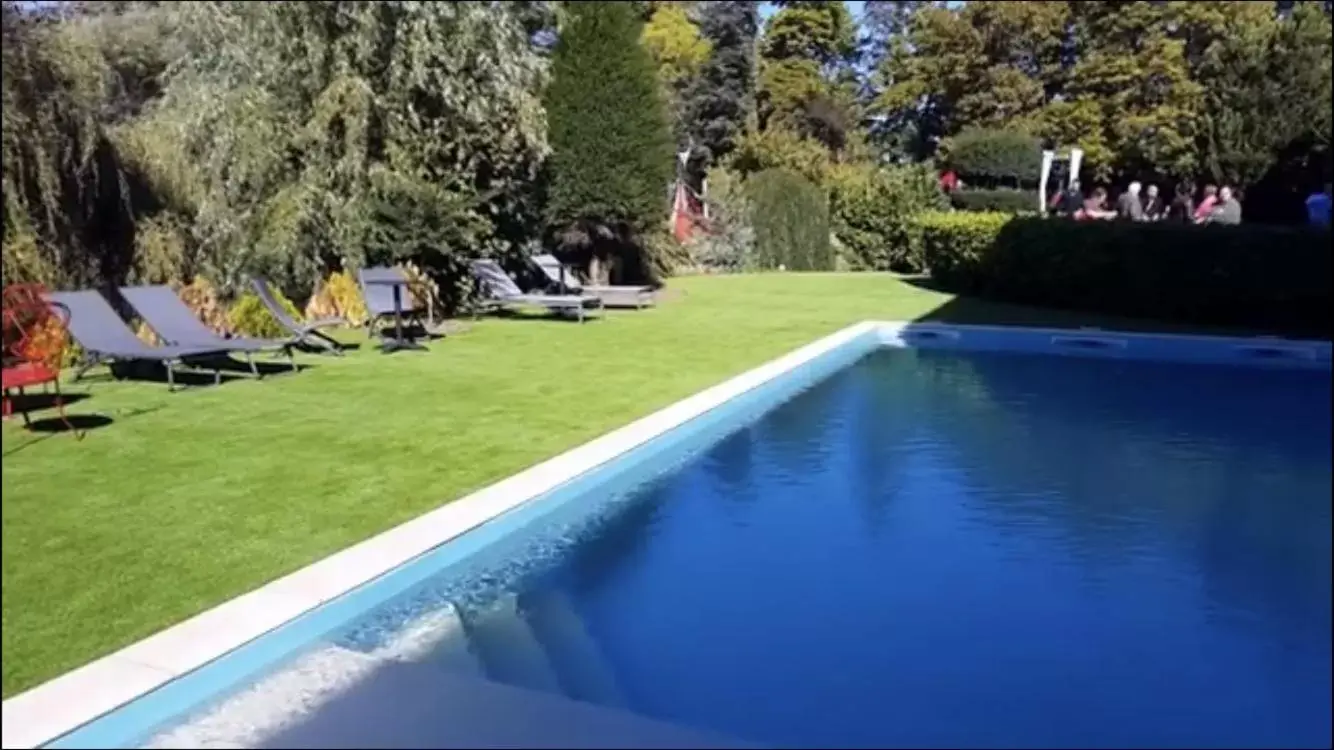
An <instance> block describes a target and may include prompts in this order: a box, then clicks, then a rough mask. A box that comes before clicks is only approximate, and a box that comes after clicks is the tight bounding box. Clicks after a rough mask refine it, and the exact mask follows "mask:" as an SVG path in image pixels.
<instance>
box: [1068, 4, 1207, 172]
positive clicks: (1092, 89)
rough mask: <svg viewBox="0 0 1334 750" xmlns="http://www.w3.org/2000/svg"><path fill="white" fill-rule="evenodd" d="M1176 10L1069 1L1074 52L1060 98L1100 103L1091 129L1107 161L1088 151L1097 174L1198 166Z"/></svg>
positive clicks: (1196, 107)
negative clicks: (1097, 119)
mask: <svg viewBox="0 0 1334 750" xmlns="http://www.w3.org/2000/svg"><path fill="white" fill-rule="evenodd" d="M1178 13H1179V9H1178V7H1177V6H1176V5H1174V4H1169V3H1150V2H1136V3H1119V2H1079V3H1072V4H1071V14H1072V21H1073V24H1074V30H1075V39H1074V49H1075V55H1076V60H1075V62H1074V65H1073V66H1072V68H1071V70H1070V75H1069V81H1068V83H1067V84H1066V90H1065V99H1066V100H1068V101H1073V102H1076V103H1079V102H1096V104H1097V106H1098V108H1099V109H1100V110H1101V113H1102V124H1101V127H1100V128H1099V132H1098V136H1099V137H1100V138H1101V139H1103V140H1104V141H1105V142H1106V143H1107V146H1108V149H1109V150H1110V152H1111V154H1112V156H1113V159H1114V163H1111V164H1108V163H1103V164H1099V163H1097V162H1095V161H1093V160H1092V159H1090V160H1089V166H1090V168H1091V169H1092V170H1093V172H1094V173H1095V175H1097V176H1098V177H1101V178H1109V177H1112V176H1113V175H1114V174H1115V173H1116V172H1120V173H1123V174H1132V175H1139V174H1153V173H1161V174H1166V175H1168V176H1173V177H1180V176H1185V175H1189V174H1192V173H1193V172H1194V171H1195V169H1196V168H1197V166H1198V160H1197V156H1196V152H1195V139H1196V137H1197V133H1198V117H1199V112H1200V107H1201V104H1202V96H1203V89H1202V87H1201V86H1200V85H1199V83H1197V82H1196V81H1194V80H1193V79H1192V78H1191V75H1190V69H1189V66H1188V65H1187V58H1186V44H1185V41H1184V40H1182V39H1180V38H1178V37H1174V36H1173V35H1172V30H1173V29H1174V28H1175V29H1177V30H1178V31H1179V29H1180V26H1179V23H1180V21H1179V18H1178ZM1114 167H1115V169H1114Z"/></svg>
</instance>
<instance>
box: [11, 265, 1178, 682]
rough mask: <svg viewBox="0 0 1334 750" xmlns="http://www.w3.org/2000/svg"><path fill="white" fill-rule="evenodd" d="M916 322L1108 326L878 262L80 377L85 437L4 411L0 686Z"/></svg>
mask: <svg viewBox="0 0 1334 750" xmlns="http://www.w3.org/2000/svg"><path fill="white" fill-rule="evenodd" d="M928 316H930V317H936V318H941V319H946V320H953V321H958V322H988V323H1018V324H1043V325H1072V324H1102V325H1112V326H1116V325H1120V326H1127V324H1125V323H1118V322H1117V321H1106V320H1096V321H1095V320H1090V319H1088V318H1086V317H1079V316H1075V315H1071V314H1058V313H1049V312H1042V311H1035V310H1028V309H1022V308H1013V307H1005V306H997V305H991V304H984V303H979V302H972V301H962V300H951V298H950V297H948V296H946V295H942V294H939V293H936V292H932V291H927V290H925V289H922V288H919V287H917V286H914V285H911V284H909V283H905V282H902V281H898V280H895V279H893V278H890V277H887V276H883V275H869V274H867V275H832V274H831V275H795V274H787V275H760V276H729V277H697V278H687V279H680V280H675V281H673V283H672V285H671V287H670V289H669V291H668V299H667V300H666V301H665V302H664V303H663V304H662V306H661V307H660V308H658V309H656V310H648V311H642V312H620V313H613V314H612V315H610V316H609V319H608V320H606V321H593V322H589V323H586V324H584V325H579V324H576V323H567V322H562V321H555V320H547V319H541V318H524V319H483V320H481V321H479V322H477V323H475V324H470V325H471V327H470V329H469V330H466V331H464V332H462V333H459V334H457V335H453V336H450V337H449V338H447V339H444V340H440V341H437V342H435V343H433V344H431V346H430V351H428V352H401V353H398V354H394V355H384V354H381V353H379V352H378V351H376V350H375V349H373V348H371V347H369V346H366V347H362V348H361V349H360V350H358V351H356V352H353V353H351V354H349V356H347V357H344V358H342V359H336V358H332V357H327V356H323V357H322V356H318V355H307V356H302V357H299V361H301V362H302V363H303V364H306V365H309V368H308V369H306V370H305V371H303V372H300V373H297V374H294V375H278V376H274V377H270V378H266V379H264V380H262V381H258V382H256V381H251V380H236V381H230V382H226V383H224V384H223V385H222V386H220V387H212V386H208V387H199V388H193V389H189V390H186V391H182V392H178V393H168V392H167V391H166V388H165V386H163V385H161V384H158V383H151V382H135V381H120V382H115V381H111V380H109V379H107V378H106V377H105V374H104V371H100V370H98V371H94V372H93V373H92V375H93V376H94V377H92V378H91V379H90V380H87V381H84V382H83V383H79V384H68V385H67V390H68V391H69V392H72V393H75V394H85V395H86V398H83V399H82V400H80V401H79V402H78V403H77V404H75V405H74V406H73V407H72V408H71V410H72V412H73V413H75V414H81V415H99V416H101V417H103V418H106V419H109V420H110V421H109V422H107V423H105V424H103V425H102V426H99V427H96V428H94V429H91V430H90V431H89V432H88V435H87V438H86V439H84V440H83V441H81V442H76V441H75V440H74V439H73V437H72V436H71V435H68V434H60V433H55V434H52V433H45V434H43V433H31V432H25V431H24V430H22V429H21V423H20V422H19V421H18V420H11V421H10V422H9V423H6V424H5V426H4V427H3V436H4V459H3V469H4V471H3V477H4V479H3V491H4V492H3V498H4V502H3V510H4V539H3V542H4V543H3V563H4V590H3V602H4V621H3V640H4V652H3V659H0V661H3V664H4V694H5V695H6V696H8V695H12V694H13V693H15V692H18V691H20V690H23V689H25V688H28V687H31V686H33V685H35V684H37V683H39V682H41V681H43V680H46V679H49V678H51V677H54V676H56V675H57V674H59V673H61V672H63V671H65V670H68V669H70V668H73V667H76V666H78V665H80V664H82V663H84V662H87V661H89V660H90V659H93V658H95V657H97V656H100V655H103V654H105V653H108V652H110V651H112V650H114V649H116V648H118V647H120V646H123V645H125V644H128V643H130V642H132V641H134V640H136V639H139V638H141V637H143V636H146V635H148V634H150V633H152V632H154V631H156V630H159V629H161V628H163V627H165V626H167V625H170V624H172V623H174V622H177V621H179V620H182V619H184V618H186V617H188V616H190V615H192V614H195V613H197V612H199V611H201V610H203V609H205V608H207V607H209V606H211V605H214V604H217V603H219V602H222V601H224V600H226V599H227V598H229V597H231V596H234V595H236V594H239V593H241V592H243V591H246V590H248V589H250V588H253V587H255V586H257V585H259V584H262V583H264V582H265V581H268V580H270V579H273V578H275V577H277V576H279V575H282V574H284V573H287V572H290V571H292V570H295V569H297V568H299V567H301V566H303V565H306V564H308V563H310V562H312V561H314V560H316V559H318V558H320V557H322V556H324V555H327V554H330V553H332V552H334V551H336V550H338V549H340V548H343V547H346V546H347V545H349V544H351V543H354V542H356V541H358V540H361V539H364V538H366V537H368V536H370V535H372V534H375V533H376V532H379V531H383V530H384V529H387V528H389V527H391V526H393V525H395V524H398V523H401V522H403V521H406V520H408V519H410V518H412V517H414V516H417V515H419V514H421V513H423V512H425V511H426V510H428V509H430V508H433V507H435V506H437V505H439V504H441V503H445V502H448V501H450V500H452V499H455V498H458V497H461V496H463V495H465V494H467V493H468V492H470V491H472V490H475V489H477V488H480V487H482V486H484V485H486V484H489V483H491V482H494V481H496V480H498V479H500V478H503V477H505V476H507V475H510V474H513V473H515V472H516V471H519V470H521V469H523V468H525V467H527V466H529V465H532V464H533V463H535V462H538V461H541V460H543V459H545V458H548V457H550V456H553V455H555V454H557V453H560V452H561V451H564V450H566V449H568V448H571V447H573V446H575V445H578V444H580V443H582V442H584V441H586V440H589V439H590V438H593V437H595V436H597V435H599V434H601V433H603V432H606V431H607V430H609V429H612V428H614V427H617V426H620V425H623V424H625V423H627V422H629V421H631V420H633V419H635V418H636V417H640V416H643V415H644V414H647V413H649V412H651V411H653V410H655V409H658V408H660V407H662V406H665V405H667V404H669V403H671V402H673V401H676V400H677V399H680V398H682V397H684V396H687V395H689V394H691V393H693V392H695V391H698V390H700V389H701V388H704V387H706V386H709V385H712V384H714V383H717V382H720V381H721V380H723V379H725V378H727V377H728V376H731V375H734V374H736V373H739V372H741V371H743V370H746V369H747V368H750V367H753V366H755V365H757V364H759V363H761V362H764V361H765V360H768V359H770V358H772V357H774V356H777V355H779V354H782V353H783V352H785V351H788V350H791V349H793V348H794V347H796V346H799V345H801V344H804V343H807V342H810V341H812V340H814V339H815V338H817V337H819V336H821V335H824V334H827V333H830V332H832V331H834V330H836V329H838V328H840V327H842V326H845V325H848V324H850V323H853V322H856V321H859V320H865V319H871V318H875V319H882V320H893V319H917V318H923V317H928ZM1129 327H1143V326H1134V325H1133V324H1130V325H1129ZM1150 327H1152V326H1150ZM350 336H351V338H352V339H353V340H355V338H356V336H355V334H350ZM34 416H35V417H38V418H44V417H47V416H50V415H49V414H48V413H46V412H41V413H38V414H36V415H34ZM103 421H104V422H105V421H106V420H105V419H104V420H103Z"/></svg>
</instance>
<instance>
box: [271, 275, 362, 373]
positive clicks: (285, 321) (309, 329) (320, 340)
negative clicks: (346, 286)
mask: <svg viewBox="0 0 1334 750" xmlns="http://www.w3.org/2000/svg"><path fill="white" fill-rule="evenodd" d="M250 286H251V287H253V288H254V290H255V294H256V296H258V297H259V301H260V302H261V303H263V304H264V307H265V309H267V310H268V311H269V314H270V315H272V316H273V319H274V320H276V321H278V325H280V326H282V327H283V328H286V329H287V330H288V331H289V332H290V333H291V334H292V338H293V340H294V341H296V342H297V343H299V344H307V345H310V344H318V345H319V346H322V347H324V348H325V349H328V350H329V351H331V352H333V353H334V354H337V355H338V356H340V357H341V356H343V346H342V344H339V343H338V342H337V341H336V340H334V339H333V337H331V336H329V335H328V334H326V333H324V332H322V331H321V330H320V329H321V328H334V327H337V326H345V325H347V321H346V320H344V319H343V318H338V317H334V318H319V319H317V320H310V321H306V322H305V323H302V322H301V321H299V320H296V319H294V318H293V317H292V316H291V315H289V314H288V313H287V311H286V310H284V309H283V306H282V305H280V304H278V300H277V299H275V298H274V296H273V290H272V289H270V288H269V282H268V281H267V280H265V279H264V278H262V277H259V276H254V277H251V279H250Z"/></svg>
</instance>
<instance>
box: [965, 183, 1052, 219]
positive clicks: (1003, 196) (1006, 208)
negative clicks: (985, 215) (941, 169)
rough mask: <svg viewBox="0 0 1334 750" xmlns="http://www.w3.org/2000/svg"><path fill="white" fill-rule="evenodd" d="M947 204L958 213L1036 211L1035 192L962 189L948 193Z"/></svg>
mask: <svg viewBox="0 0 1334 750" xmlns="http://www.w3.org/2000/svg"><path fill="white" fill-rule="evenodd" d="M949 202H950V205H951V206H954V207H955V208H957V209H958V210H960V211H986V212H990V211H1000V212H1002V213H1010V214H1019V213H1033V212H1035V211H1037V210H1038V204H1039V200H1038V192H1037V191H1036V190H1014V189H1011V188H997V189H994V190H987V189H985V188H983V189H974V188H964V189H962V190H955V191H954V192H952V193H950V197H949Z"/></svg>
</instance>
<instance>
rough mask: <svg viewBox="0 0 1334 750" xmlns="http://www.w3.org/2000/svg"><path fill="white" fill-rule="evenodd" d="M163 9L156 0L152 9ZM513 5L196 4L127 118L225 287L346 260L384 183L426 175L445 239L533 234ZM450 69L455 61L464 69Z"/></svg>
mask: <svg viewBox="0 0 1334 750" xmlns="http://www.w3.org/2000/svg"><path fill="white" fill-rule="evenodd" d="M165 7H167V6H164V8H165ZM519 10H520V9H518V8H517V6H515V7H514V8H513V9H512V8H511V6H501V5H492V4H482V3H438V4H427V5H419V4H416V3H410V2H386V3H374V4H372V3H356V2H332V3H300V4H290V3H253V4H252V3H191V4H180V5H179V6H177V5H174V4H173V5H171V6H170V7H169V8H167V9H165V10H163V11H161V12H170V13H173V14H176V16H177V29H178V31H177V34H176V43H177V44H179V45H180V46H181V47H182V48H183V49H184V50H186V54H184V56H183V57H182V58H181V59H180V60H179V61H177V62H176V63H175V64H173V65H172V66H171V68H170V73H169V75H168V76H167V77H166V85H165V88H164V93H163V96H162V98H161V99H160V101H158V102H156V103H155V105H154V106H152V107H149V108H148V109H147V110H146V115H145V116H144V117H142V118H138V119H136V120H135V121H134V122H132V123H130V124H129V125H127V126H126V127H125V128H124V134H123V137H124V140H125V141H126V142H127V143H133V144H134V146H135V148H134V152H135V155H136V157H137V159H142V161H136V167H137V168H139V169H140V170H141V171H142V172H143V174H144V175H145V179H146V180H147V181H148V182H149V183H150V184H152V185H155V186H158V187H160V188H164V189H169V190H170V194H169V195H167V196H164V197H163V199H162V202H163V203H165V204H166V205H167V206H169V207H173V208H174V210H177V211H179V212H181V213H182V214H184V215H185V216H187V217H188V220H189V221H188V224H189V225H190V226H191V227H192V233H193V234H194V236H195V237H196V238H197V239H198V254H199V264H200V266H201V268H202V269H203V270H205V271H207V272H208V273H209V274H210V276H212V277H214V278H216V279H217V280H218V282H219V283H220V284H221V285H222V286H223V287H224V288H227V289H234V288H237V286H238V285H239V284H240V283H241V280H242V278H243V277H244V275H245V274H247V273H250V272H255V271H262V272H264V273H266V274H268V275H270V277H271V278H273V280H274V281H275V282H276V283H278V284H280V285H281V286H282V287H283V288H284V289H285V290H287V291H290V292H294V293H295V292H303V291H304V290H307V289H309V288H310V287H311V286H312V285H313V283H314V282H315V281H316V280H317V279H318V278H319V277H320V276H321V275H322V274H323V272H324V271H325V270H326V269H327V268H329V267H336V266H337V265H339V264H340V263H342V262H348V263H350V264H352V265H358V264H360V263H361V262H362V260H363V259H362V253H363V249H364V248H365V247H366V246H367V245H368V244H373V243H374V242H375V238H376V236H377V235H378V234H382V233H384V232H385V231H390V230H382V229H381V228H380V227H379V224H378V222H379V221H381V220H382V219H383V218H384V217H383V216H382V215H381V213H380V212H379V206H380V205H382V203H383V200H384V196H385V193H386V192H393V191H399V192H406V193H409V194H412V195H414V196H415V195H419V194H420V193H421V192H423V191H424V189H419V188H404V187H402V186H403V185H405V184H412V183H429V184H431V185H433V186H434V189H435V190H437V191H441V192H445V193H448V194H449V196H450V198H449V199H448V200H443V201H441V202H440V205H441V206H442V207H444V206H447V207H448V209H449V211H450V213H449V214H447V215H446V216H445V217H444V218H443V219H442V221H456V222H458V223H459V224H460V226H464V227H467V228H468V229H469V230H470V231H469V233H468V234H467V235H466V236H465V235H464V234H462V233H458V234H455V235H453V236H452V237H451V238H450V242H451V244H450V245H449V250H450V252H452V253H460V254H461V253H468V254H472V253H477V252H484V253H488V254H497V253H517V252H519V251H520V250H521V249H522V248H524V247H526V246H528V245H530V244H532V242H533V241H535V239H536V237H537V232H538V226H537V223H536V221H535V219H536V193H535V190H534V188H535V186H536V174H537V169H538V166H539V164H540V162H541V159H542V157H543V156H544V155H545V151H546V142H545V120H544V117H543V113H542V110H541V106H540V102H539V99H538V94H539V91H540V89H541V86H542V85H543V83H544V72H543V63H542V60H541V56H540V54H539V52H538V51H537V50H536V49H534V48H533V47H532V46H531V45H530V44H529V41H528V38H527V31H526V29H525V27H524V25H523V23H522V19H521V18H520V16H519ZM461 71H467V73H466V75H465V74H461Z"/></svg>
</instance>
